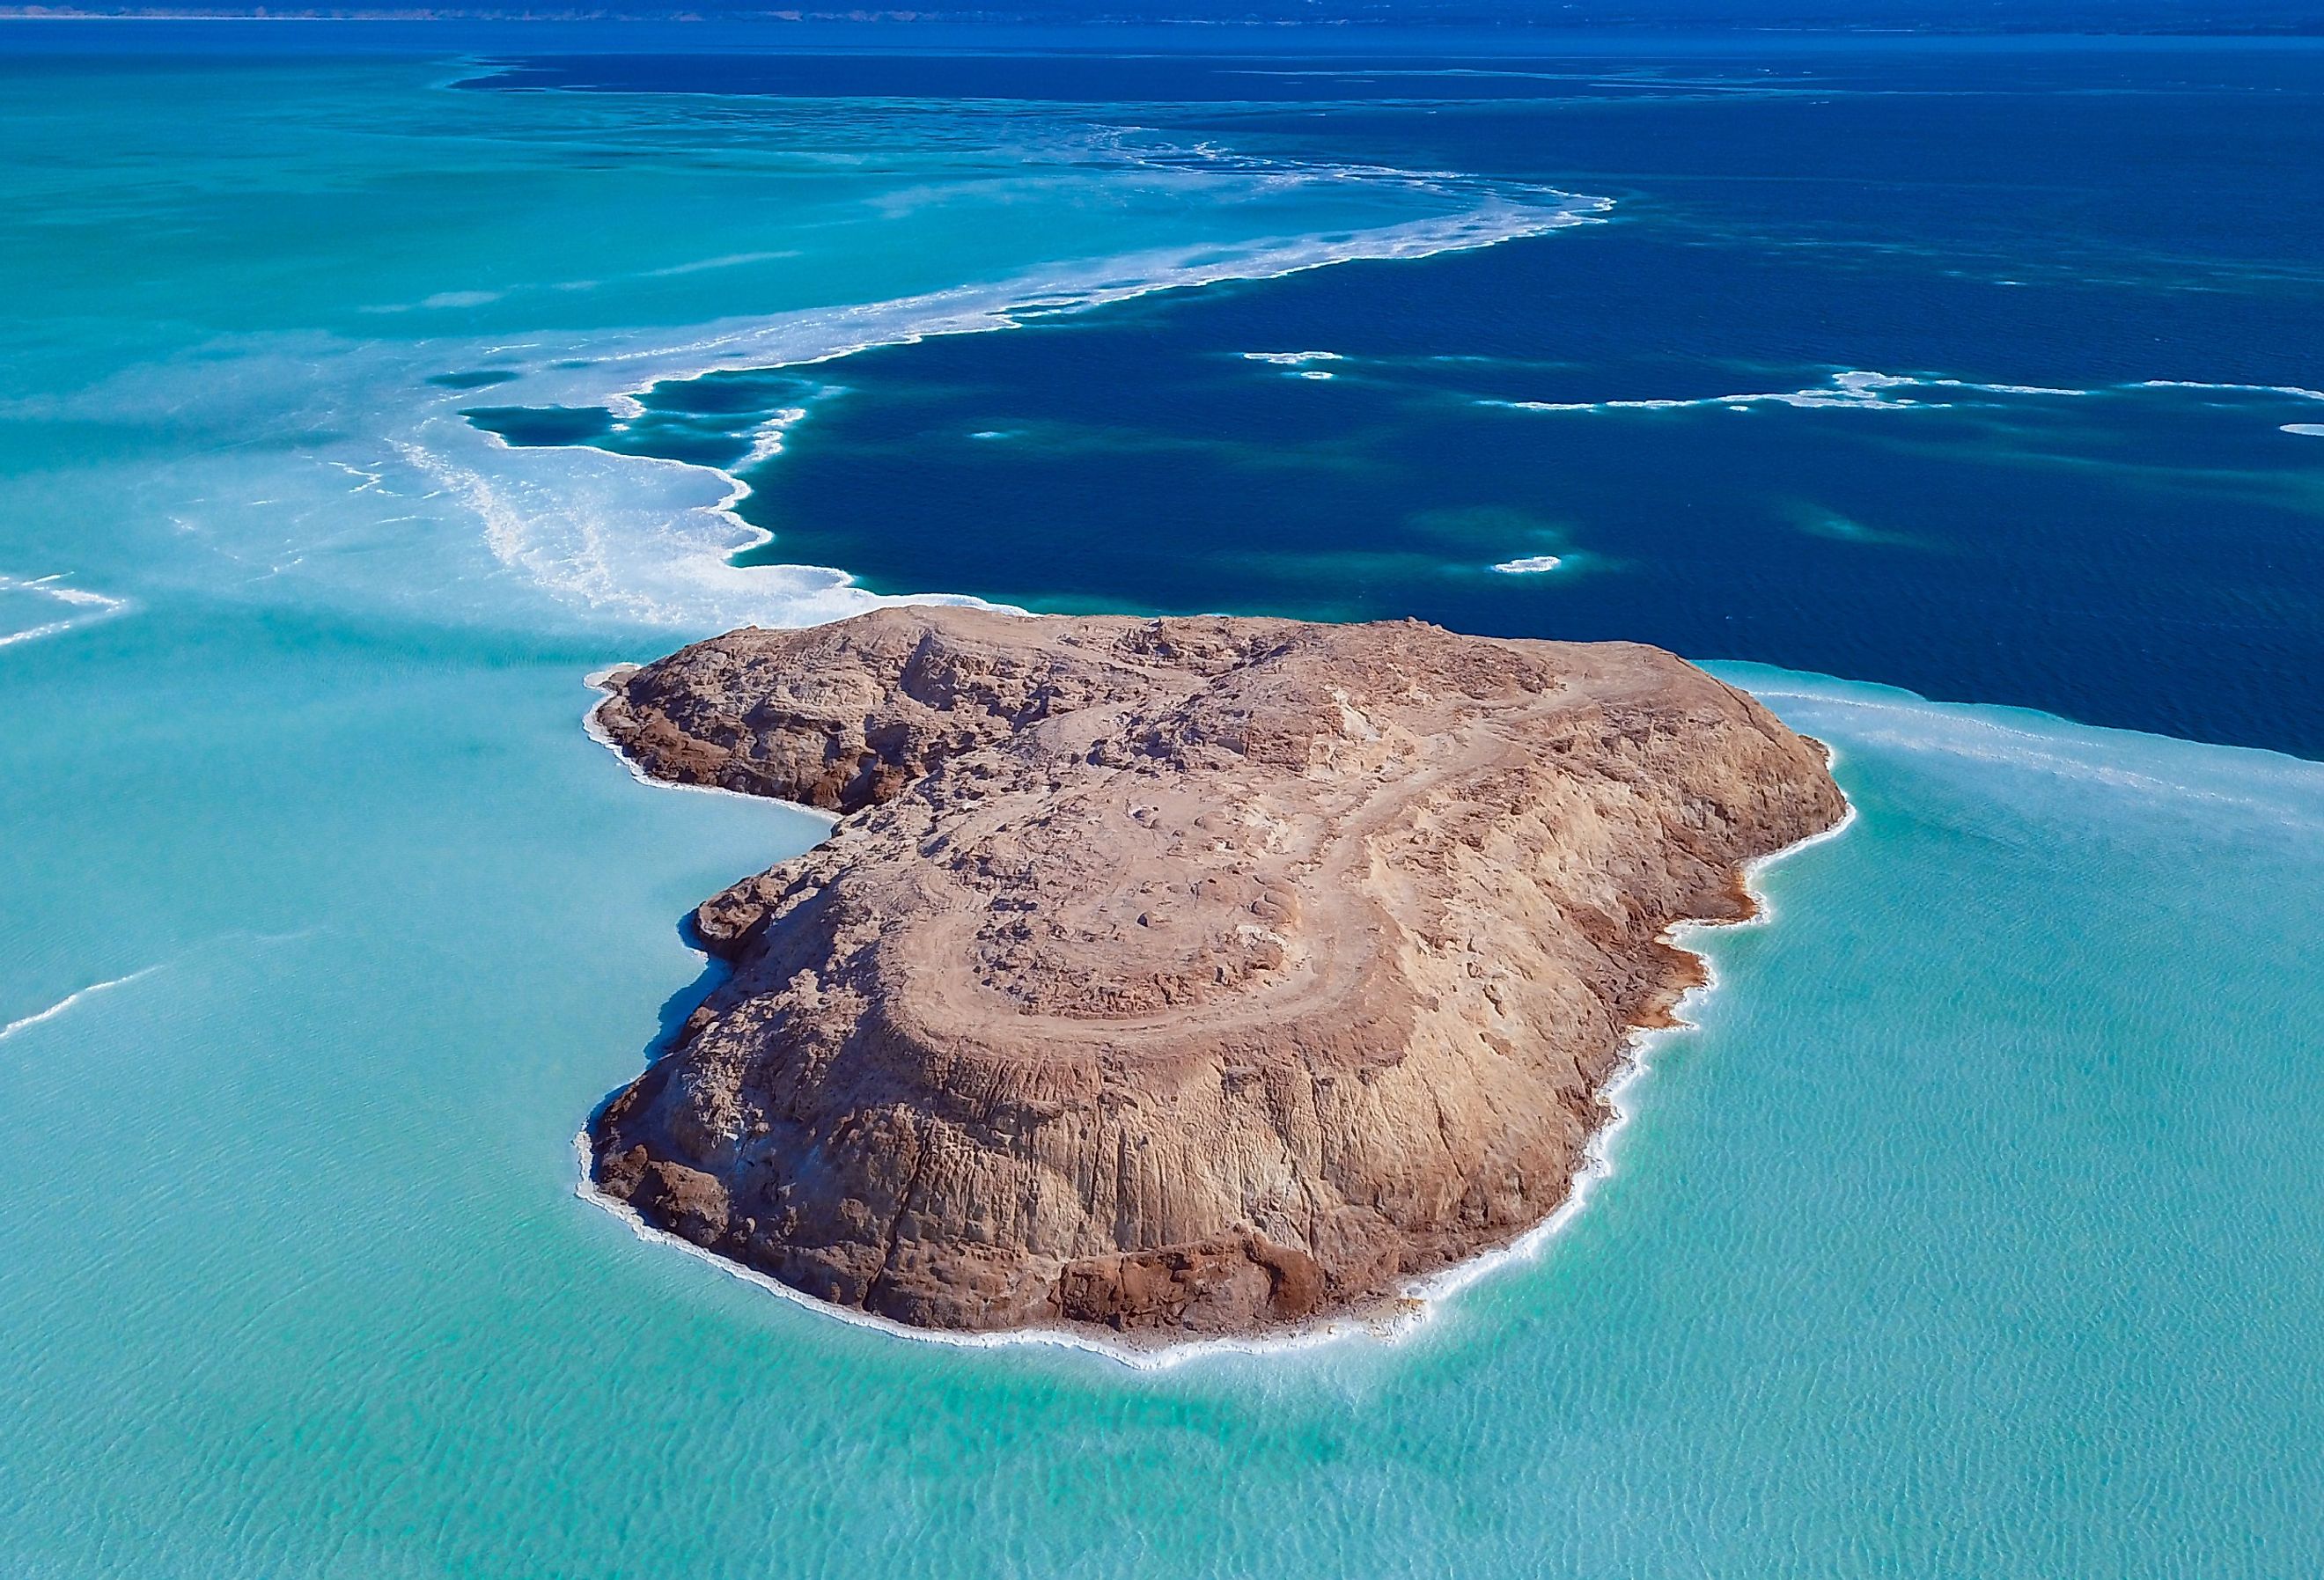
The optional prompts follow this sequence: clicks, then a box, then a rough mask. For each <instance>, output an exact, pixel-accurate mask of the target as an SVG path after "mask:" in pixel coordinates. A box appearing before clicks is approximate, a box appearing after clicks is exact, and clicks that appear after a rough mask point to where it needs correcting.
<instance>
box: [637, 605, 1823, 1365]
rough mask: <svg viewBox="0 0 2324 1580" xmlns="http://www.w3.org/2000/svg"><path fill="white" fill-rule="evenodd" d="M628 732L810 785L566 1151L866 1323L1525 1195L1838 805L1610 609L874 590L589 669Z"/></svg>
mask: <svg viewBox="0 0 2324 1580" xmlns="http://www.w3.org/2000/svg"><path fill="white" fill-rule="evenodd" d="M608 689H609V692H610V695H609V696H608V698H607V699H606V701H605V702H604V704H603V705H602V706H601V707H600V708H599V710H598V713H597V718H598V722H599V724H600V725H602V727H603V728H604V730H605V731H606V732H607V734H608V735H610V736H611V737H612V738H613V741H614V742H615V743H616V744H618V745H619V746H620V747H621V748H622V750H623V751H625V752H626V753H629V754H630V755H631V756H632V758H633V759H634V760H635V761H636V762H639V763H641V765H643V767H644V768H645V769H646V770H647V771H648V772H650V773H652V774H655V775H657V776H659V777H662V778H666V779H670V780H675V781H684V782H688V783H697V784H715V785H721V786H724V787H726V788H728V789H733V790H747V791H751V792H754V793H758V794H763V795H769V796H778V797H782V798H784V799H792V800H798V801H803V802H807V803H808V804H811V805H814V806H818V807H824V808H830V809H832V810H835V811H838V812H841V813H844V814H845V816H844V817H843V818H842V819H841V821H840V822H839V824H838V826H837V827H835V830H834V831H833V834H832V836H831V838H830V840H829V841H828V842H827V843H825V845H821V846H819V847H817V848H816V850H814V851H811V852H809V853H808V854H807V855H804V856H801V857H799V858H798V859H797V860H794V861H789V862H786V863H783V864H781V865H779V866H777V867H775V868H773V869H772V870H770V871H769V872H766V873H761V874H759V875H758V876H755V877H752V878H747V879H745V880H743V881H742V882H739V883H737V884H735V885H734V886H733V888H731V889H729V890H727V891H726V892H724V893H723V894H719V895H717V896H715V898H713V899H711V900H710V901H706V902H705V904H704V905H703V906H702V907H701V909H700V910H699V911H698V912H697V913H696V922H697V924H698V926H699V928H700V930H701V934H702V937H703V938H704V939H705V940H706V941H707V943H708V945H709V947H712V948H713V949H715V950H716V951H718V952H719V953H720V954H722V955H724V956H727V957H728V958H730V959H732V960H733V963H734V966H735V971H734V975H733V978H732V979H731V980H730V981H729V982H727V983H726V984H724V985H723V986H722V987H720V988H719V989H718V990H717V991H716V992H715V993H714V994H713V995H712V996H711V997H710V999H709V1000H708V1001H707V1002H706V1003H704V1004H703V1006H702V1007H701V1008H700V1009H699V1010H698V1011H696V1012H695V1014H694V1015H693V1016H692V1018H691V1019H690V1020H688V1021H687V1024H686V1026H685V1028H684V1030H683V1031H682V1032H681V1033H680V1035H679V1037H678V1039H677V1041H676V1044H675V1046H674V1047H672V1048H671V1049H669V1051H668V1052H667V1053H666V1054H665V1055H664V1056H663V1057H662V1058H659V1060H658V1061H657V1062H656V1063H655V1064H654V1065H653V1066H652V1067H650V1068H649V1069H648V1070H647V1071H646V1072H645V1074H644V1075H642V1076H640V1077H639V1079H638V1080H637V1081H636V1082H635V1083H634V1084H633V1085H632V1086H630V1087H629V1088H628V1089H627V1090H625V1091H623V1092H622V1093H621V1094H620V1095H618V1096H617V1097H615V1098H614V1100H613V1102H612V1103H610V1104H608V1105H607V1106H606V1107H605V1109H604V1112H603V1113H601V1114H600V1116H599V1117H598V1119H597V1121H596V1122H595V1125H594V1127H593V1132H592V1136H591V1140H592V1143H593V1148H594V1153H595V1169H596V1177H597V1180H598V1183H599V1185H600V1187H602V1188H603V1189H604V1190H605V1191H606V1192H608V1193H610V1194H611V1195H613V1196H615V1197H621V1198H623V1199H625V1200H627V1201H629V1202H630V1203H631V1204H632V1206H635V1207H636V1208H637V1210H638V1211H639V1212H640V1213H641V1215H643V1216H644V1217H645V1218H646V1219H647V1220H648V1221H650V1222H651V1223H653V1224H657V1225H659V1226H660V1227H663V1228H665V1229H668V1230H669V1231H671V1232H673V1233H675V1234H679V1235H682V1236H683V1237H685V1238H686V1239H687V1240H690V1241H692V1242H694V1243H696V1244H698V1245H701V1246H704V1247H705V1248H707V1249H709V1250H711V1251H714V1252H716V1253H718V1254H720V1255H722V1256H725V1257H730V1258H732V1259H733V1260H734V1261H739V1262H742V1263H745V1264H747V1265H749V1266H750V1267H752V1268H755V1269H758V1270H761V1271H763V1272H766V1273H769V1274H770V1275H772V1276H773V1277H775V1278H778V1279H779V1280H782V1281H783V1282H785V1283H787V1284H790V1285H792V1286H794V1287H796V1288H798V1289H802V1290H804V1291H806V1292H807V1293H809V1294H811V1295H814V1296H816V1297H818V1298H822V1299H825V1300H828V1301H831V1302H834V1303H835V1304H838V1305H841V1306H847V1307H860V1308H862V1309H864V1310H867V1311H871V1312H875V1313H878V1314H880V1315H882V1316H885V1317H892V1318H894V1319H897V1320H899V1321H901V1322H906V1323H911V1324H917V1325H921V1326H931V1327H944V1328H965V1329H989V1328H1004V1327H1014V1326H1042V1325H1056V1324H1060V1323H1088V1324H1097V1325H1102V1326H1106V1327H1110V1328H1113V1329H1116V1330H1120V1331H1123V1332H1129V1333H1135V1334H1141V1335H1148V1336H1149V1337H1151V1338H1154V1339H1157V1340H1159V1339H1168V1338H1175V1337H1180V1336H1194V1335H1212V1334H1220V1333H1242V1332H1251V1331H1255V1330H1260V1329H1264V1328H1268V1327H1270V1326H1279V1325H1284V1324H1294V1323H1298V1322H1301V1321H1303V1320H1305V1319H1308V1318H1311V1317H1316V1316H1318V1315H1319V1314H1323V1313H1327V1312H1333V1311H1338V1310H1343V1309H1356V1310H1361V1309H1365V1308H1367V1307H1374V1306H1377V1305H1378V1304H1379V1303H1381V1302H1382V1301H1384V1300H1385V1299H1387V1298H1390V1297H1392V1296H1393V1295H1394V1294H1395V1293H1396V1291H1397V1289H1398V1287H1399V1286H1400V1285H1401V1284H1403V1283H1404V1282H1406V1280H1410V1279H1411V1278H1412V1277H1414V1276H1415V1275H1419V1274H1425V1273H1427V1272H1430V1271H1434V1270H1438V1269H1441V1268H1443V1267H1445V1266H1447V1265H1449V1264H1451V1263H1452V1262H1455V1261H1461V1260H1462V1259H1464V1258H1466V1257H1468V1256H1471V1255H1472V1254H1475V1253H1476V1252H1480V1251H1482V1250H1484V1249H1487V1248H1489V1247H1490V1246H1493V1245H1496V1244H1499V1243H1504V1242H1507V1241H1508V1240H1510V1239H1512V1238H1514V1237H1515V1236H1516V1235H1517V1234H1521V1233H1523V1232H1524V1231H1525V1230H1526V1229H1527V1228H1529V1227H1531V1226H1532V1225H1534V1224H1537V1223H1539V1222H1540V1221H1541V1220H1542V1219H1543V1218H1544V1217H1545V1216H1547V1215H1549V1214H1550V1213H1551V1212H1553V1211H1554V1210H1555V1208H1556V1207H1557V1206H1558V1205H1559V1204H1560V1203H1561V1202H1562V1201H1563V1200H1564V1198H1565V1197H1566V1195H1567V1192H1568V1190H1569V1189H1570V1188H1571V1183H1572V1177H1573V1174H1574V1171H1575V1169H1577V1168H1578V1167H1579V1165H1580V1164H1581V1162H1582V1153H1583V1148H1584V1146H1585V1144H1586V1143H1587V1141H1588V1139H1589V1136H1590V1133H1591V1131H1592V1130H1593V1129H1595V1128H1596V1127H1597V1126H1598V1125H1599V1124H1600V1123H1602V1121H1603V1119H1604V1117H1605V1115H1604V1112H1603V1105H1602V1103H1601V1100H1600V1095H1599V1094H1600V1090H1601V1088H1602V1087H1603V1086H1604V1084H1605V1082H1606V1080H1607V1079H1608V1077H1609V1075H1610V1074H1611V1073H1612V1072H1613V1070H1614V1068H1615V1067H1616V1066H1617V1065H1618V1062H1619V1060H1620V1058H1621V1056H1622V1049H1623V1044H1624V1040H1625V1037H1626V1034H1627V1033H1628V1030H1630V1029H1631V1028H1633V1027H1636V1026H1639V1025H1646V1024H1653V1023H1655V1022H1656V1021H1659V1020H1660V1019H1661V1018H1662V1017H1663V1016H1664V1015H1665V1012H1666V1011H1667V1009H1668V1006H1669V1005H1670V1003H1671V1002H1672V1000H1673V999H1674V997H1675V996H1676V994H1677V993H1679V992H1680V991H1682V990H1683V988H1684V987H1685V986H1687V985H1689V984H1692V982H1694V981H1695V980H1696V975H1697V970H1698V967H1697V966H1696V963H1695V962H1694V960H1693V959H1692V956H1686V955H1683V954H1681V953H1679V952H1678V951H1675V950H1674V949H1672V948H1671V947H1668V946H1667V945H1666V944H1665V943H1664V942H1663V941H1662V935H1663V934H1664V932H1665V929H1667V928H1668V927H1669V926H1670V925H1671V924H1673V923H1674V922H1677V921H1681V920H1683V919H1697V918H1699V919H1738V918H1739V917H1741V916H1743V915H1745V914H1746V913H1747V912H1748V908H1749V901H1748V898H1747V897H1746V895H1745V894H1744V892H1743V889H1742V886H1741V882H1740V878H1739V873H1740V868H1741V866H1742V864H1743V863H1745V862H1747V861H1748V860H1750V859H1751V858H1753V857H1756V856H1760V855H1767V854H1769V853H1772V852H1774V851H1775V850H1778V849H1781V848H1782V847H1784V846H1785V845H1790V844H1793V843H1794V842H1796V841H1798V840H1800V839H1802V838H1804V837H1806V836H1810V835H1812V834H1814V833H1816V832H1818V831H1820V830H1821V829H1824V828H1827V827H1831V825H1832V824H1834V823H1835V822H1837V821H1838V820H1839V818H1840V817H1841V815H1842V813H1843V811H1844V803H1843V802H1842V800H1841V798H1840V792H1839V790H1837V789H1836V788H1835V787H1834V785H1833V784H1832V781H1831V776H1830V775H1829V773H1828V772H1826V770H1825V766H1824V761H1823V755H1822V753H1821V751H1820V750H1819V749H1818V748H1817V747H1816V746H1815V745H1814V744H1812V743H1810V742H1807V741H1803V740H1802V739H1801V738H1800V737H1799V736H1797V735H1794V734H1793V733H1792V732H1791V731H1790V730H1788V729H1786V728H1785V727H1784V725H1782V724H1780V723H1778V722H1777V721H1776V720H1775V718H1774V717H1773V716H1770V715H1769V714H1768V713H1767V712H1766V710H1765V709H1764V708H1762V707H1759V706H1758V704H1757V703H1756V702H1754V701H1752V700H1751V699H1750V698H1748V697H1746V696H1745V695H1743V694H1742V693H1740V692H1738V691H1737V690H1735V689H1733V688H1730V687H1728V686H1726V685H1723V684H1721V683H1720V682H1719V681H1717V680H1714V679H1711V677H1709V676H1707V675H1705V674H1703V673H1702V672H1701V671H1700V670H1695V669H1693V668H1692V667H1691V666H1689V665H1687V664H1685V663H1683V662H1682V661H1679V660H1678V659H1675V658H1674V657H1672V656H1671V655H1669V654H1667V653H1665V652H1661V651H1657V650H1655V649H1652V648H1646V647H1637V646H1630V645H1627V644H1613V643H1602V644H1587V645H1581V644H1568V643H1558V642H1503V641H1491V640H1486V639H1482V638H1476V637H1463V636H1456V635H1452V634H1451V633H1446V632H1443V631H1441V630H1438V629H1436V628H1434V627H1433V626H1427V625H1422V624H1414V623H1404V624H1377V625H1354V626H1333V625H1314V624H1303V623H1299V622H1291V621H1277V620H1236V619H1223V618H1204V619H1188V620H1166V621H1158V622H1157V621H1137V620H1129V619H1112V618H1108V619H1065V618H1047V619H1023V618H1018V617H1014V616H1010V615H1002V614H990V613H984V612H981V611H973V610H965V609H949V608H926V609H909V610H889V611H882V612H880V613H877V614H868V615H864V616H861V617H859V618H857V619H853V620H849V621H844V622H841V623H839V624H834V625H827V626H822V627H817V628H814V629H810V630H806V631H785V632H774V631H758V630H744V631H738V632H734V633H730V634H728V635H726V636H723V637H719V638H717V639H715V640H714V641H711V642H701V643H697V644H696V645H695V646H693V647H689V648H687V649H685V650H684V651H680V652H678V653H675V654H673V655H671V656H670V657H669V658H666V659H663V660H661V661H659V662H657V663H654V664H651V665H649V666H647V667H646V668H644V669H642V670H632V671H627V672H623V673H620V674H617V675H616V676H615V677H613V678H612V679H610V680H609V682H608Z"/></svg>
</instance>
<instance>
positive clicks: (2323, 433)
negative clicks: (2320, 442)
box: [2283, 422, 2324, 439]
mask: <svg viewBox="0 0 2324 1580" xmlns="http://www.w3.org/2000/svg"><path fill="white" fill-rule="evenodd" d="M2283 431H2284V432H2286V433H2297V434H2302V435H2304V436H2306V437H2307V438H2309V439H2324V422H2287V423H2285V424H2284V425H2283Z"/></svg>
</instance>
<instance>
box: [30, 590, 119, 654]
mask: <svg viewBox="0 0 2324 1580" xmlns="http://www.w3.org/2000/svg"><path fill="white" fill-rule="evenodd" d="M5 593H14V594H18V595H20V596H23V597H26V598H30V599H33V600H37V601H38V602H40V603H46V604H61V605H64V606H65V611H66V612H65V613H63V614H61V617H54V618H48V619H39V620H35V621H34V622H33V624H30V625H21V626H18V627H17V628H16V629H14V630H13V631H5V632H0V647H14V646H15V645H16V644H17V643H19V642H38V641H39V640H40V639H41V638H42V637H44V636H61V635H63V634H64V633H66V632H68V631H75V630H78V629H79V628H80V627H81V626H84V625H94V624H97V622H98V621H100V620H109V619H111V618H112V617H113V616H114V615H115V614H121V613H122V612H123V611H124V610H126V609H127V608H128V607H129V600H128V599H126V598H116V597H113V596H109V595H107V594H105V593H97V592H91V591H90V590H89V589H88V588H87V587H69V586H67V585H66V584H65V582H64V580H63V579H62V577H61V576H42V577H33V578H32V579H31V580H29V581H27V580H22V579H20V578H18V577H13V576H0V594H5Z"/></svg>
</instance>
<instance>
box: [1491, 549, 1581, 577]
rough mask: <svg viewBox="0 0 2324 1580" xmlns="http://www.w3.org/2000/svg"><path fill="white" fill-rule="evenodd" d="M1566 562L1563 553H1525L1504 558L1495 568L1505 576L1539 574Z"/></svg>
mask: <svg viewBox="0 0 2324 1580" xmlns="http://www.w3.org/2000/svg"><path fill="white" fill-rule="evenodd" d="M1564 563H1565V560H1564V558H1563V556H1562V555H1556V554H1523V555H1519V556H1518V557H1517V559H1504V560H1502V561H1501V562H1500V563H1499V564H1498V565H1496V566H1494V567H1493V568H1494V569H1495V570H1498V571H1499V572H1500V573H1501V574H1502V575H1503V576H1539V575H1540V574H1541V573H1542V572H1544V571H1548V570H1555V569H1556V568H1558V567H1559V566H1561V565H1563V564H1564Z"/></svg>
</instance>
